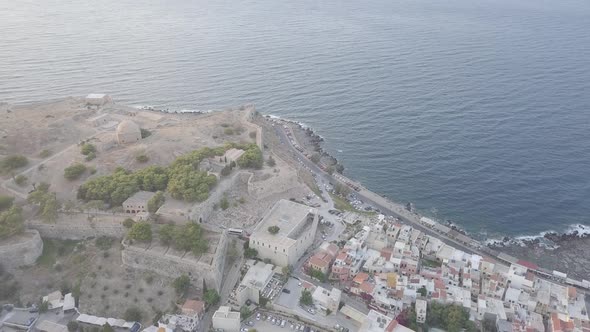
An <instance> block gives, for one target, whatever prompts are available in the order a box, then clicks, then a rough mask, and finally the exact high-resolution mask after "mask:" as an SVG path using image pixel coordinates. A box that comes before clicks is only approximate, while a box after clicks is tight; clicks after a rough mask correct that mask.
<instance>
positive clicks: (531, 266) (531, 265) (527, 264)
mask: <svg viewBox="0 0 590 332" xmlns="http://www.w3.org/2000/svg"><path fill="white" fill-rule="evenodd" d="M516 264H518V265H522V266H524V267H526V268H527V269H531V270H536V269H538V268H539V266H538V265H537V264H535V263H532V262H529V261H525V260H523V259H520V260H518V261H517V262H516Z"/></svg>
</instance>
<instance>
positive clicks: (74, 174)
mask: <svg viewBox="0 0 590 332" xmlns="http://www.w3.org/2000/svg"><path fill="white" fill-rule="evenodd" d="M84 172H86V166H84V165H83V164H80V163H75V164H73V165H71V166H68V167H66V168H65V169H64V178H66V179H68V180H70V181H74V180H77V179H79V178H80V176H82V174H84Z"/></svg>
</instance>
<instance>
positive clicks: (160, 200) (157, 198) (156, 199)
mask: <svg viewBox="0 0 590 332" xmlns="http://www.w3.org/2000/svg"><path fill="white" fill-rule="evenodd" d="M164 202H166V197H164V193H163V192H162V191H158V192H156V194H155V195H154V196H153V197H152V198H150V200H149V201H148V203H147V209H148V211H149V213H156V211H158V209H159V208H160V207H161V206H162V205H164Z"/></svg>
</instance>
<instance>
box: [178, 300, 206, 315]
mask: <svg viewBox="0 0 590 332" xmlns="http://www.w3.org/2000/svg"><path fill="white" fill-rule="evenodd" d="M204 309H205V302H203V301H197V300H186V301H185V302H184V304H183V305H182V311H183V312H191V313H195V314H201V312H203V310H204Z"/></svg>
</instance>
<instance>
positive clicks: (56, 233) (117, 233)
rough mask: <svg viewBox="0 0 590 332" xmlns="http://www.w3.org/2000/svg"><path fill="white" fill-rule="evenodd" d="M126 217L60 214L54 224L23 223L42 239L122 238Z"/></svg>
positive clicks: (36, 221)
mask: <svg viewBox="0 0 590 332" xmlns="http://www.w3.org/2000/svg"><path fill="white" fill-rule="evenodd" d="M126 217H127V216H124V215H112V214H108V213H105V214H102V215H93V216H92V217H89V215H88V214H86V213H69V214H65V213H60V215H59V218H58V220H57V221H56V222H55V223H46V222H43V221H41V220H30V221H27V222H25V224H26V226H27V227H28V228H32V229H36V230H37V231H39V233H40V234H41V236H42V237H48V238H57V239H63V240H65V239H69V240H82V239H86V238H89V237H99V236H103V235H105V236H113V237H123V236H124V235H125V232H126V229H125V227H124V226H123V221H124V220H125V218H126Z"/></svg>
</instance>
